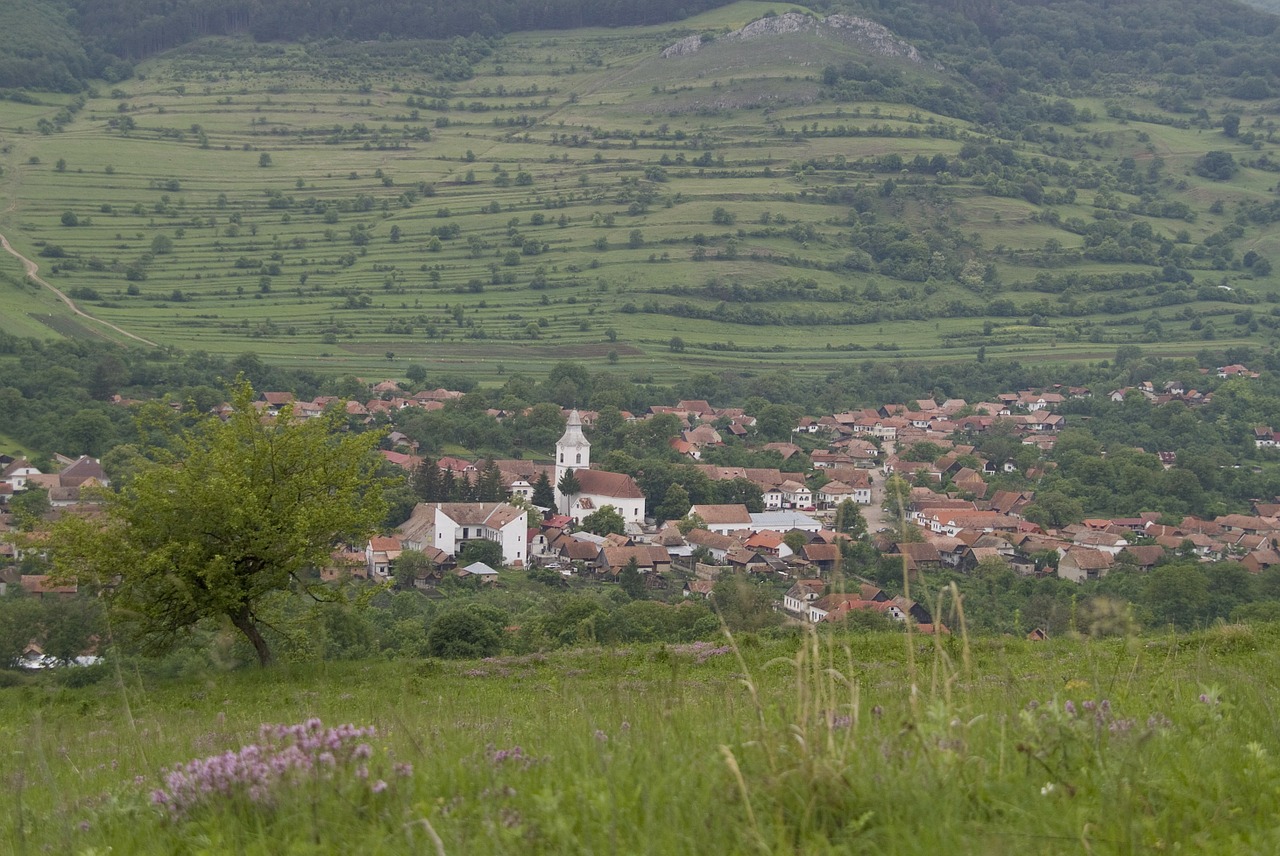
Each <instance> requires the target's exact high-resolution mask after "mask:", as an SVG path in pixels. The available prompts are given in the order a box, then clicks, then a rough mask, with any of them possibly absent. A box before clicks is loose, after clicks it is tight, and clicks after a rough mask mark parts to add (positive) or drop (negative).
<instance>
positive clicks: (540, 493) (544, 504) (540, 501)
mask: <svg viewBox="0 0 1280 856" xmlns="http://www.w3.org/2000/svg"><path fill="white" fill-rule="evenodd" d="M532 499H533V504H534V505H536V506H538V507H539V508H555V507H556V492H555V490H553V489H552V487H551V478H550V477H549V476H548V475H547V474H546V473H545V472H542V473H538V479H537V481H535V482H534V483H533V497H532Z"/></svg>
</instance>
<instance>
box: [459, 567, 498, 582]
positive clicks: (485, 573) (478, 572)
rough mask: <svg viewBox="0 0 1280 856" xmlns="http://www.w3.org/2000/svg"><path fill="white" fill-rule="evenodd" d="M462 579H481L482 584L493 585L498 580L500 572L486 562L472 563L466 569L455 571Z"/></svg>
mask: <svg viewBox="0 0 1280 856" xmlns="http://www.w3.org/2000/svg"><path fill="white" fill-rule="evenodd" d="M454 573H456V574H457V575H458V576H460V577H479V578H480V581H481V582H486V583H492V582H496V581H497V579H498V572H497V571H495V570H494V569H493V568H491V567H489V566H488V565H486V564H485V563H484V562H472V563H471V564H469V565H467V566H466V567H465V568H458V569H457V570H456V571H454Z"/></svg>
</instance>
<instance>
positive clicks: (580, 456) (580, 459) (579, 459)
mask: <svg viewBox="0 0 1280 856" xmlns="http://www.w3.org/2000/svg"><path fill="white" fill-rule="evenodd" d="M577 462H578V463H579V464H580V463H582V453H581V452H579V453H578V461H577Z"/></svg>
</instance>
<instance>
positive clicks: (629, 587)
mask: <svg viewBox="0 0 1280 856" xmlns="http://www.w3.org/2000/svg"><path fill="white" fill-rule="evenodd" d="M618 585H620V586H622V590H623V591H625V592H626V593H627V597H629V598H631V599H632V600H640V599H642V598H643V597H644V596H645V588H644V577H642V576H640V563H639V562H637V561H636V557H635V556H632V557H631V558H630V559H627V563H626V564H625V565H623V566H622V570H620V571H618Z"/></svg>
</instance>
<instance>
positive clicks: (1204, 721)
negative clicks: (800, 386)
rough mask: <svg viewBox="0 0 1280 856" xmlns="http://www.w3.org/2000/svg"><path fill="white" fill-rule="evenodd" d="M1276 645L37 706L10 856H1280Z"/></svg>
mask: <svg viewBox="0 0 1280 856" xmlns="http://www.w3.org/2000/svg"><path fill="white" fill-rule="evenodd" d="M1274 634H1275V631H1274V629H1273V628H1269V627H1265V626H1261V627H1256V628H1243V627H1224V628H1219V629H1217V630H1213V631H1209V632H1205V633H1201V634H1198V635H1195V636H1191V637H1186V638H1181V639H1175V638H1171V637H1165V638H1162V639H1155V640H1148V641H1147V642H1146V643H1145V644H1143V643H1135V642H1134V641H1132V640H1125V639H1118V640H1112V641H1106V640H1103V641H1093V642H1079V641H1071V640H1065V639H1064V640H1058V641H1050V642H1048V643H1029V642H1024V641H1022V640H1018V639H990V640H982V641H973V642H965V641H964V640H961V639H956V640H955V641H954V643H953V642H952V641H950V640H936V641H930V640H923V641H922V640H921V639H920V638H919V637H912V638H911V639H910V640H904V637H902V636H898V635H884V634H865V633H864V634H852V635H848V636H844V635H834V636H826V635H824V636H821V637H818V638H817V639H814V640H812V641H810V640H805V639H800V638H791V639H785V640H759V639H755V638H747V639H743V640H742V641H741V643H740V645H739V646H738V647H737V648H736V649H735V648H732V647H730V646H727V645H725V646H715V645H712V644H700V645H668V646H635V647H630V648H627V649H621V650H616V651H612V652H608V654H607V655H606V656H602V652H601V651H600V650H598V649H594V648H587V649H582V650H575V651H567V652H564V653H560V654H553V655H549V656H532V657H503V658H497V659H493V660H486V661H483V662H475V661H472V662H468V663H460V664H457V665H454V664H451V663H448V662H441V661H439V660H427V661H406V662H398V663H357V664H332V665H330V666H328V667H326V668H324V669H319V668H314V667H307V668H291V669H282V670H277V671H274V672H272V673H271V674H269V675H268V674H265V673H264V674H254V673H252V672H241V673H235V674H217V673H212V674H207V675H204V676H202V677H201V678H200V679H199V680H192V681H177V682H160V683H157V682H155V681H153V680H151V679H149V678H146V677H137V676H133V674H132V672H127V673H126V674H129V675H130V677H129V678H128V679H127V680H123V679H122V680H120V681H110V682H103V683H100V684H97V685H94V686H90V687H87V688H83V689H70V688H66V687H58V686H56V685H53V684H50V685H48V686H47V687H44V688H40V691H39V692H37V693H34V694H33V690H34V689H36V687H25V688H24V687H17V688H10V689H5V690H0V711H2V712H3V716H4V720H5V722H6V723H8V730H7V736H6V738H5V739H6V741H7V742H8V751H9V752H10V756H9V757H10V761H11V763H10V765H9V767H8V769H9V770H10V774H11V775H12V776H14V777H16V780H17V781H20V782H21V789H20V793H21V795H22V803H23V811H21V812H5V813H4V814H3V815H2V816H0V817H2V819H0V841H3V842H4V845H5V847H6V849H9V850H12V851H13V852H23V849H24V848H26V849H27V850H31V849H38V848H44V847H46V846H47V847H49V848H50V849H53V850H58V851H64V852H73V851H80V850H88V849H96V850H104V849H106V848H108V847H109V848H111V849H113V850H115V851H127V852H131V853H161V852H165V853H170V852H185V851H187V850H190V849H193V848H204V849H209V848H213V849H217V850H236V851H240V852H246V853H265V852H276V851H279V850H281V849H296V848H309V849H319V850H323V851H326V852H329V851H338V850H341V851H353V850H361V849H368V848H375V849H376V848H382V849H388V850H400V849H404V850H413V851H415V852H417V851H421V850H424V849H425V850H427V851H428V852H431V851H432V847H433V846H434V847H435V848H436V849H437V850H442V851H443V852H454V851H457V850H465V851H466V852H469V853H506V852H511V850H512V849H513V848H515V849H521V850H526V851H532V852H566V851H571V850H581V849H593V850H594V849H609V848H612V847H618V848H621V849H625V850H626V851H627V852H637V853H693V852H701V851H704V850H705V848H706V841H707V840H708V836H714V839H715V840H716V841H717V845H716V846H717V849H719V850H721V851H722V852H726V853H747V852H759V851H760V850H788V851H802V852H836V851H839V852H888V851H892V852H898V853H929V852H936V851H937V849H938V847H940V846H950V847H958V848H960V849H963V850H970V851H982V852H1003V851H1006V850H1010V849H1017V847H1020V846H1022V845H1021V842H1025V841H1026V840H1027V839H1028V838H1034V839H1036V840H1040V841H1050V842H1053V841H1064V842H1065V841H1069V842H1072V844H1071V846H1073V847H1078V846H1079V844H1078V842H1080V841H1082V840H1083V841H1084V842H1085V843H1086V844H1087V846H1088V848H1089V849H1092V850H1094V851H1108V852H1120V851H1143V850H1149V849H1157V848H1158V847H1160V846H1161V844H1162V842H1170V841H1184V842H1194V843H1195V846H1196V848H1197V849H1198V850H1201V851H1203V852H1229V851H1231V850H1232V849H1233V848H1235V847H1237V846H1238V842H1239V841H1241V840H1248V841H1250V842H1254V843H1256V844H1257V846H1258V847H1259V848H1261V849H1265V850H1269V849H1272V848H1273V846H1274V845H1275V843H1276V842H1275V841H1274V840H1273V838H1274V835H1275V831H1274V829H1273V827H1272V825H1270V824H1268V823H1267V822H1266V818H1269V817H1271V816H1273V815H1274V813H1275V811H1276V809H1277V806H1276V805H1275V793H1276V784H1277V776H1278V775H1280V772H1278V771H1277V769H1276V766H1275V762H1274V761H1273V760H1272V758H1271V756H1270V754H1269V753H1268V752H1266V751H1264V749H1263V748H1262V746H1263V743H1264V742H1265V736H1266V735H1267V734H1268V733H1269V731H1268V729H1270V728H1272V727H1273V725H1272V720H1273V717H1272V716H1271V715H1270V706H1269V704H1270V700H1269V698H1268V696H1267V687H1269V686H1270V685H1271V683H1272V681H1271V680H1270V678H1269V676H1270V675H1271V672H1270V671H1269V670H1270V669H1272V668H1273V664H1272V662H1271V658H1270V656H1269V654H1268V653H1267V651H1268V650H1269V649H1270V648H1272V647H1274V639H1273V636H1274ZM904 641H906V642H907V644H905V645H904ZM738 654H740V655H741V657H742V659H741V660H739V659H738ZM1116 675H1122V676H1123V679H1122V680H1116V679H1115V677H1114V676H1116ZM744 678H745V681H744ZM30 681H31V679H29V678H28V679H25V680H23V681H22V682H23V683H29V682H30ZM979 688H980V689H979ZM33 697H34V698H38V701H36V702H33V701H32V698H33ZM73 712H74V715H72V714H73ZM264 723H265V724H271V723H282V724H283V725H281V726H270V725H268V727H267V728H265V729H263V728H262V725H263V724H264ZM290 723H297V725H296V727H295V726H291V725H289V724H290ZM340 723H342V724H343V725H341V726H340V725H339V724H340ZM346 723H351V725H350V726H347V725H345V724H346ZM365 728H372V729H376V734H368V733H363V732H362V729H365ZM329 729H337V732H336V735H335V736H334V738H333V741H332V747H333V748H332V751H333V753H334V755H335V756H336V757H334V759H333V763H332V764H328V765H326V764H322V763H320V762H319V760H318V759H317V761H316V766H315V767H314V768H305V767H304V768H302V770H301V771H300V772H299V773H298V774H297V775H288V774H285V775H280V773H281V772H285V771H288V770H289V769H291V764H292V763H293V762H289V761H286V758H290V757H292V758H294V759H295V760H296V754H295V753H289V754H288V755H282V757H281V761H282V763H281V764H280V765H278V766H277V768H276V769H277V771H278V772H277V774H276V775H271V776H268V775H266V774H264V775H263V777H262V778H260V779H257V780H256V781H258V782H259V789H258V790H255V791H250V790H249V788H248V780H246V779H244V778H242V777H244V776H248V775H249V774H250V773H251V772H252V769H253V768H252V767H251V766H248V765H246V766H245V767H244V768H243V772H241V771H240V769H241V768H237V770H236V772H230V771H229V774H228V775H227V776H226V777H225V779H223V780H222V781H224V782H225V784H226V786H227V788H228V791H227V792H226V795H225V796H222V795H220V794H219V793H217V792H214V793H211V794H210V793H205V794H204V795H203V796H201V795H199V793H200V792H199V790H198V783H199V782H200V781H201V780H202V777H204V776H206V775H212V774H213V773H214V772H215V770H214V768H213V766H212V764H213V762H214V757H213V756H215V755H221V754H222V753H234V757H239V758H242V759H246V761H247V760H248V759H250V758H253V757H261V758H264V759H266V758H271V757H274V756H275V755H276V754H279V753H281V752H282V751H283V746H284V745H286V744H287V745H294V744H295V742H296V744H297V745H298V746H299V747H300V748H302V749H303V757H304V758H305V757H307V754H306V753H309V752H311V751H312V750H309V749H306V748H305V747H306V746H308V745H309V743H307V740H308V737H307V735H310V734H316V735H320V736H321V737H322V738H324V739H326V740H327V739H328V738H327V737H325V735H327V734H328V733H329ZM282 740H283V741H284V743H281V741H282ZM246 747H258V748H257V749H256V750H251V749H247V748H246ZM316 751H318V750H316ZM206 758H207V759H208V760H207V761H205V760H204V759H206ZM175 765H182V766H181V769H180V771H179V772H181V773H182V777H175V776H174V775H172V771H173V770H174V767H175ZM277 776H278V777H277ZM193 783H194V785H195V787H192V784H193ZM637 783H643V784H644V788H643V789H642V790H643V791H644V793H638V792H637V791H636V787H637ZM153 793H154V794H155V795H154V796H153ZM645 794H648V796H645ZM188 795H190V797H191V798H190V799H187V796H188ZM993 814H998V815H999V817H1000V819H999V822H998V823H994V822H992V815H993ZM433 841H434V842H436V843H435V845H432V843H431V842H433ZM1047 846H1048V847H1049V849H1050V850H1057V849H1059V848H1057V847H1056V846H1055V845H1047Z"/></svg>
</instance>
